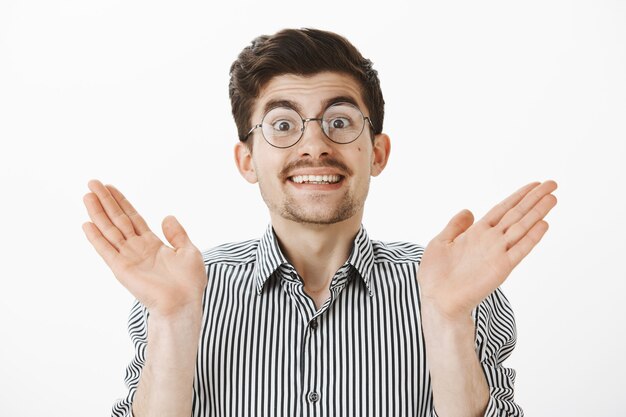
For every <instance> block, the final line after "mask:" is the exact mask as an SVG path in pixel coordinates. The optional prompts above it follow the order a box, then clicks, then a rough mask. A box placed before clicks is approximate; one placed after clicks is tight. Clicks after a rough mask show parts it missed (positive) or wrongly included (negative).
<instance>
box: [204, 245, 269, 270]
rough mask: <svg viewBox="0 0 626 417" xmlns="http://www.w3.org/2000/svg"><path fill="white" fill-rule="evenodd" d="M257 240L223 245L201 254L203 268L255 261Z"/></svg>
mask: <svg viewBox="0 0 626 417" xmlns="http://www.w3.org/2000/svg"><path fill="white" fill-rule="evenodd" d="M258 246H259V239H251V240H244V241H241V242H231V243H224V244H222V245H219V246H216V247H214V248H212V249H209V250H206V251H204V252H202V258H203V260H204V265H205V266H207V267H208V266H211V265H215V264H222V265H232V266H237V265H243V264H248V263H251V262H254V261H255V260H256V253H257V248H258Z"/></svg>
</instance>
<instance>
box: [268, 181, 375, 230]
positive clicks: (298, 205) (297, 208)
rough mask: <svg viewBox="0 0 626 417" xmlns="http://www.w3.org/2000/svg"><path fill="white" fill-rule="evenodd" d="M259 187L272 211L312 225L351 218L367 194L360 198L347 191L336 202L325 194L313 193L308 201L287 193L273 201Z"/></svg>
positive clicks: (329, 223)
mask: <svg viewBox="0 0 626 417" xmlns="http://www.w3.org/2000/svg"><path fill="white" fill-rule="evenodd" d="M259 188H260V190H261V197H263V201H265V204H266V205H267V207H268V209H269V210H270V212H274V213H278V214H279V215H280V216H281V217H282V218H284V219H287V220H291V221H293V222H296V223H300V224H311V225H331V224H335V223H339V222H342V221H344V220H347V219H349V218H351V217H352V216H354V215H355V214H356V213H358V212H359V211H360V210H361V209H362V208H363V205H364V203H365V196H366V195H367V192H366V193H365V195H364V196H363V197H362V198H360V199H359V198H355V196H354V195H353V194H352V193H351V192H349V191H347V192H346V193H345V194H344V195H343V196H342V197H341V198H340V200H339V202H337V203H334V204H333V203H330V202H329V201H326V199H327V196H325V195H323V194H313V195H311V196H309V198H308V199H307V200H306V201H303V200H301V199H300V200H298V199H296V198H294V196H293V195H290V194H287V195H283V198H282V199H281V200H280V201H272V199H271V198H268V196H267V195H266V194H265V193H264V192H263V188H264V187H262V186H261V187H259ZM368 188H369V184H368Z"/></svg>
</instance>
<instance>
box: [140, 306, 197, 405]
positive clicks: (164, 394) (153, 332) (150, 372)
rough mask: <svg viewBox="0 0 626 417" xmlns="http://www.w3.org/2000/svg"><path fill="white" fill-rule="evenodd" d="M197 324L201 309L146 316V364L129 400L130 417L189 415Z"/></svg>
mask: <svg viewBox="0 0 626 417" xmlns="http://www.w3.org/2000/svg"><path fill="white" fill-rule="evenodd" d="M201 321H202V308H201V306H194V307H193V308H189V309H187V310H186V311H184V312H181V313H179V314H176V315H175V316H170V317H159V316H157V315H150V316H149V318H148V343H147V347H146V364H145V365H144V368H143V371H142V373H141V379H140V381H139V385H138V387H137V393H136V395H135V400H134V401H133V415H134V417H146V416H151V417H152V416H159V417H165V416H168V417H169V416H176V417H179V416H185V417H187V416H190V415H191V403H192V392H193V380H194V372H195V367H196V356H197V352H198V341H199V337H200V327H201Z"/></svg>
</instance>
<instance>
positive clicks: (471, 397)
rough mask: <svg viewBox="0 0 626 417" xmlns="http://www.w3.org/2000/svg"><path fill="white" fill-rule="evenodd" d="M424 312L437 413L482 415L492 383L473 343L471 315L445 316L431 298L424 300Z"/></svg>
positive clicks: (465, 416) (455, 416)
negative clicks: (485, 372) (428, 300)
mask: <svg viewBox="0 0 626 417" xmlns="http://www.w3.org/2000/svg"><path fill="white" fill-rule="evenodd" d="M421 314H422V328H423V332H424V340H425V343H426V356H427V358H428V366H429V368H430V375H431V382H432V391H433V402H434V405H435V410H436V411H437V415H438V416H439V417H470V416H471V417H479V416H482V415H483V414H484V413H485V410H486V408H487V404H488V402H489V386H488V385H487V380H486V378H485V374H484V372H483V369H482V366H481V365H480V362H479V360H478V356H477V354H476V350H475V347H474V343H475V341H474V333H475V328H474V321H473V319H472V317H471V316H470V315H467V316H466V317H462V318H454V319H451V318H449V317H445V316H444V315H442V314H440V313H439V312H438V311H437V310H436V308H435V307H434V306H432V305H430V304H429V303H428V302H423V303H422V308H421Z"/></svg>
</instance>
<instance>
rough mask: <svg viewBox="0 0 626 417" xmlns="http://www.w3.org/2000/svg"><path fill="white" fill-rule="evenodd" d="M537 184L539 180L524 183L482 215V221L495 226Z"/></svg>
mask: <svg viewBox="0 0 626 417" xmlns="http://www.w3.org/2000/svg"><path fill="white" fill-rule="evenodd" d="M539 184H540V183H539V182H531V183H530V184H526V185H525V186H523V187H522V188H520V189H519V190H517V191H515V192H514V193H513V194H511V195H510V196H508V197H507V198H506V199H504V200H502V201H501V202H500V203H498V204H497V205H495V206H494V207H493V208H492V209H491V210H489V212H487V214H485V215H484V216H483V218H482V221H484V222H487V224H488V225H489V226H495V225H496V224H498V222H500V220H501V219H502V217H504V215H505V214H506V213H507V212H508V211H509V210H511V209H512V208H513V207H515V205H516V204H517V203H519V202H520V201H521V200H522V198H524V196H525V195H526V194H528V192H529V191H531V190H532V189H533V188H535V187H537V186H539Z"/></svg>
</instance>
